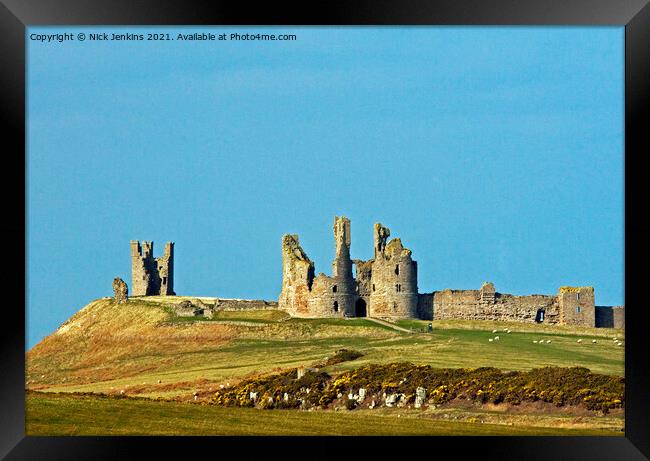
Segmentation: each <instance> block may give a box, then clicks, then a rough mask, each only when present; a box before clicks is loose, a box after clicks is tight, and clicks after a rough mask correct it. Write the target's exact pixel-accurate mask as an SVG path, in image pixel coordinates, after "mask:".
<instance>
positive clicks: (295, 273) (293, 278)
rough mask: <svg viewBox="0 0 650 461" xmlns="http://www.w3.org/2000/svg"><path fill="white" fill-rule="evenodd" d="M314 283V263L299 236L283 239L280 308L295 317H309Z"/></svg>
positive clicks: (287, 236) (291, 235)
mask: <svg viewBox="0 0 650 461" xmlns="http://www.w3.org/2000/svg"><path fill="white" fill-rule="evenodd" d="M313 281H314V263H313V262H312V261H311V260H310V259H309V258H308V257H307V254H305V252H304V250H303V249H302V247H301V246H300V243H299V241H298V236H297V235H294V234H287V235H284V236H283V237H282V291H281V292H280V297H279V298H278V308H279V309H283V310H286V311H287V312H289V313H290V314H291V315H293V316H300V315H301V314H302V315H303V316H306V315H308V312H309V311H308V300H309V296H310V294H311V287H312V284H313Z"/></svg>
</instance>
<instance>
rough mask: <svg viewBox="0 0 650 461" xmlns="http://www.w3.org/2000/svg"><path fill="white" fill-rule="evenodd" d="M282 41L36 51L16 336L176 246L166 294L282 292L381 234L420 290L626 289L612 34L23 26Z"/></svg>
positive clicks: (617, 69) (620, 53)
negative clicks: (337, 231) (338, 233)
mask: <svg viewBox="0 0 650 461" xmlns="http://www.w3.org/2000/svg"><path fill="white" fill-rule="evenodd" d="M161 30H162V31H163V32H170V33H172V34H174V35H175V34H176V33H178V32H202V31H212V32H214V33H216V34H219V33H224V32H227V33H230V32H239V33H242V32H249V33H250V32H262V33H292V34H296V35H297V40H296V41H275V42H261V41H259V42H252V41H239V42H237V41H226V42H181V41H162V42H154V41H143V42H113V41H104V42H94V41H88V40H87V41H85V42H77V41H74V42H63V43H58V42H54V43H39V42H34V41H30V40H27V47H28V48H27V49H28V67H27V70H28V73H27V79H28V81H27V91H28V95H27V96H28V117H27V129H28V134H27V138H28V139H27V141H28V144H27V149H28V150H27V173H26V174H27V210H26V212H27V345H28V347H32V346H33V345H34V344H36V343H37V342H38V341H40V339H42V338H43V337H44V336H46V335H48V334H50V333H52V332H53V331H54V330H55V329H56V328H57V327H58V326H59V325H60V324H61V323H62V322H63V321H65V320H66V319H67V318H68V317H69V316H70V315H72V314H74V313H75V312H76V311H77V310H79V309H80V308H81V307H83V306H84V305H85V304H87V303H88V302H89V301H90V300H92V299H95V298H98V297H102V296H109V295H111V294H112V293H111V282H112V279H113V277H116V276H119V277H122V278H123V279H124V280H126V282H127V283H128V284H129V286H130V285H131V274H130V253H129V240H131V239H135V240H137V239H139V240H145V239H146V240H153V241H154V242H155V244H154V253H155V255H156V256H158V255H159V254H160V253H161V251H162V247H163V243H164V242H165V241H168V240H171V241H174V242H175V243H176V255H175V258H176V259H175V282H174V284H175V290H176V292H177V293H178V294H181V295H203V296H220V297H241V298H263V299H276V298H277V296H278V294H279V291H280V282H281V277H282V274H281V266H280V261H281V255H280V240H281V237H282V235H283V234H284V233H297V234H299V235H300V242H301V244H302V246H303V248H304V249H305V251H306V252H307V254H308V255H309V257H310V258H311V259H312V260H314V261H315V263H316V271H317V272H325V273H327V274H330V273H331V272H330V271H331V260H332V258H333V253H334V243H333V239H332V224H333V219H334V216H335V215H346V216H348V217H349V218H350V219H351V221H352V256H353V258H358V259H368V258H370V257H372V225H373V223H374V222H377V221H379V222H381V223H382V224H384V225H386V226H388V227H390V229H391V236H395V237H400V238H401V239H402V241H403V243H404V244H405V245H406V246H407V247H409V248H411V249H412V250H413V257H414V259H416V260H417V261H418V269H419V277H418V285H419V288H420V291H421V292H430V291H433V290H439V289H444V288H458V289H476V288H478V287H479V286H480V285H481V283H482V282H484V281H488V280H489V281H492V282H493V283H494V284H495V286H496V288H497V291H500V292H503V293H513V294H531V293H544V294H553V293H555V292H556V291H557V289H558V287H559V286H561V285H593V286H594V288H595V290H596V304H599V305H617V304H622V303H623V302H624V293H623V279H624V274H623V248H624V239H623V184H624V183H623V180H624V178H623V134H624V130H623V109H624V106H623V104H624V100H623V94H624V80H623V76H624V74H623V71H624V67H623V63H624V48H623V46H624V29H623V28H622V27H358V28H346V27H313V28H309V27H276V28H269V27H267V28H250V27H228V28H226V27H215V28H206V27H196V28H195V27H192V28H172V27H170V28H160V27H156V28H125V27H119V28H101V27H92V28H90V27H65V28H59V27H57V28H53V27H30V28H29V30H28V35H29V34H30V33H34V32H38V33H55V32H73V33H77V32H82V31H83V32H86V33H88V32H93V31H95V32H99V31H102V32H103V31H108V32H131V33H134V32H136V33H145V34H146V33H147V32H160V31H161Z"/></svg>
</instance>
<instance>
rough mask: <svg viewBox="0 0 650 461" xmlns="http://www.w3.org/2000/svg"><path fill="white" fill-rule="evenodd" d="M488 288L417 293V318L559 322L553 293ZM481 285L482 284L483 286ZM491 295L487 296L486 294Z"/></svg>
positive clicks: (555, 298)
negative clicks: (520, 293) (515, 292)
mask: <svg viewBox="0 0 650 461" xmlns="http://www.w3.org/2000/svg"><path fill="white" fill-rule="evenodd" d="M485 285H489V286H491V288H492V290H450V289H446V290H443V291H437V292H433V293H431V294H429V295H421V296H420V302H419V312H420V316H421V318H424V319H432V320H449V319H462V320H500V321H515V322H543V323H550V324H554V323H559V310H558V303H557V297H556V296H547V295H530V296H514V295H511V294H503V293H496V292H495V291H493V290H494V288H493V286H492V284H485ZM485 285H484V286H485ZM490 295H491V296H490Z"/></svg>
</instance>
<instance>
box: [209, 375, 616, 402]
mask: <svg viewBox="0 0 650 461" xmlns="http://www.w3.org/2000/svg"><path fill="white" fill-rule="evenodd" d="M418 387H422V388H424V389H426V400H427V402H428V403H431V404H443V403H447V402H451V401H453V400H455V399H463V400H471V401H475V402H478V403H494V404H499V403H508V404H512V405H519V404H521V403H523V402H536V401H542V402H547V403H552V404H554V405H556V406H565V405H580V406H584V407H586V408H587V409H589V410H597V411H601V412H603V413H607V412H608V411H609V410H610V409H612V408H623V407H624V402H625V380H624V378H621V377H617V376H607V375H598V374H594V373H591V372H590V371H589V370H588V369H587V368H581V367H575V368H559V367H545V368H538V369H534V370H530V371H525V372H524V371H507V372H504V371H501V370H499V369H497V368H491V367H485V368H476V369H471V368H455V369H452V368H441V369H436V368H431V367H430V366H428V365H419V366H418V365H413V364H411V363H391V364H386V365H367V366H363V367H360V368H357V369H355V370H351V371H347V372H344V373H342V374H340V375H339V376H337V377H336V378H332V377H331V376H330V375H328V374H327V373H324V372H307V373H305V375H304V376H302V377H301V378H300V379H297V372H296V370H291V371H289V372H285V373H281V374H277V375H272V376H268V377H264V378H259V379H254V380H249V381H245V382H242V383H240V384H239V385H238V386H236V387H235V388H233V389H225V390H223V391H220V392H218V393H217V394H216V395H215V399H214V400H213V403H216V404H220V405H239V406H256V405H257V406H261V407H264V408H278V407H282V408H298V407H301V406H303V407H305V406H307V407H308V406H320V407H328V406H330V405H331V404H332V403H334V402H335V401H337V399H340V397H339V396H346V397H345V401H343V400H342V401H341V402H342V403H344V404H345V406H346V407H348V408H349V409H351V408H354V407H356V406H357V402H356V401H354V403H349V401H350V399H347V395H348V394H349V393H356V392H358V391H359V389H362V388H363V389H365V392H366V395H367V396H371V395H375V396H382V397H383V396H384V394H387V395H388V394H404V396H405V403H406V404H408V403H412V402H413V401H414V400H415V394H416V389H417V388H418ZM251 392H256V393H257V395H259V396H260V398H259V399H251V398H250V395H251V394H250V393H251ZM285 393H286V394H287V399H286V400H285V399H284V395H285ZM262 397H263V398H264V399H265V401H264V402H262V400H261V399H262ZM268 397H271V398H272V400H273V402H274V403H273V404H270V403H269V399H268ZM275 402H277V403H275Z"/></svg>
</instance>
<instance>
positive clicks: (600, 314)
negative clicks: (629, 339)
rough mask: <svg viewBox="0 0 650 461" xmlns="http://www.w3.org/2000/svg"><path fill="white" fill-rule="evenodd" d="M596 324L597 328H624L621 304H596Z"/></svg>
mask: <svg viewBox="0 0 650 461" xmlns="http://www.w3.org/2000/svg"><path fill="white" fill-rule="evenodd" d="M595 315H596V326H597V327H599V328H625V308H624V307H623V306H596V312H595Z"/></svg>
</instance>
